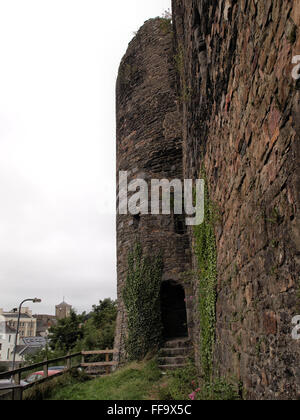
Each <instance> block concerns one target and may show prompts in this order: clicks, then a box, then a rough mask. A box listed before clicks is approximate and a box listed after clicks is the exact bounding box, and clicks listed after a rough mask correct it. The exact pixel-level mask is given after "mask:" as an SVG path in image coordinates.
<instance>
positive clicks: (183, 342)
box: [164, 337, 191, 348]
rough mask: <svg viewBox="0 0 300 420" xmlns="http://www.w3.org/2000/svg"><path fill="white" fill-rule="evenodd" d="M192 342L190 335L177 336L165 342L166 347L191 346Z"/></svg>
mask: <svg viewBox="0 0 300 420" xmlns="http://www.w3.org/2000/svg"><path fill="white" fill-rule="evenodd" d="M190 346H191V342H190V339H189V338H188V337H183V338H175V339H173V340H168V341H166V342H165V344H164V348H182V347H190Z"/></svg>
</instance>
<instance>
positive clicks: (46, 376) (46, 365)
mask: <svg viewBox="0 0 300 420" xmlns="http://www.w3.org/2000/svg"><path fill="white" fill-rule="evenodd" d="M43 371H44V378H48V360H45V364H44V366H43Z"/></svg>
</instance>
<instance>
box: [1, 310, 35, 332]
mask: <svg viewBox="0 0 300 420" xmlns="http://www.w3.org/2000/svg"><path fill="white" fill-rule="evenodd" d="M0 316H2V317H4V318H5V322H6V325H8V326H9V327H10V328H12V329H13V330H16V329H17V323H18V312H15V311H10V312H4V310H3V309H0ZM36 322H37V321H36V319H35V318H34V317H33V316H32V312H31V311H30V309H29V308H22V309H21V317H20V328H19V338H20V339H22V338H24V337H35V336H36Z"/></svg>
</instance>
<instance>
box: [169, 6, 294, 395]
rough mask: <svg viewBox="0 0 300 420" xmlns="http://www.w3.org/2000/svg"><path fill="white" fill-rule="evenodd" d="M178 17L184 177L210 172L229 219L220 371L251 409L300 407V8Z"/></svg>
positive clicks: (221, 260)
mask: <svg viewBox="0 0 300 420" xmlns="http://www.w3.org/2000/svg"><path fill="white" fill-rule="evenodd" d="M173 15H174V23H175V48H176V51H177V53H178V51H182V52H183V55H184V63H185V64H184V69H183V72H184V74H181V87H180V89H181V91H182V90H183V89H184V90H185V92H187V93H185V98H184V99H185V100H184V101H183V106H182V112H181V113H182V115H183V149H184V151H185V154H184V174H185V176H194V177H197V176H198V174H199V169H200V166H201V164H204V167H205V170H206V174H207V180H208V188H209V193H210V198H211V200H212V201H213V202H214V203H215V204H216V206H217V208H218V209H219V212H220V215H221V222H220V223H219V225H218V226H217V227H216V239H217V250H218V273H219V276H218V298H217V328H216V333H217V337H216V348H215V370H216V372H218V373H219V374H220V375H222V376H235V377H237V378H238V379H240V380H241V382H242V383H243V386H244V388H245V390H246V391H247V392H248V397H249V398H254V399H276V398H284V399H285V398H295V396H296V395H297V394H299V392H300V370H299V362H300V346H299V342H298V341H295V340H293V339H292V336H291V332H292V328H293V327H292V318H293V316H295V315H297V314H298V313H299V309H298V307H297V305H298V304H299V294H297V293H298V291H299V288H300V284H299V273H300V266H299V263H300V254H299V252H300V236H299V227H300V215H299V198H300V197H299V193H300V185H299V175H300V173H299V162H300V160H299V140H300V139H299V134H300V130H299V124H300V106H299V101H300V92H299V85H298V86H297V84H296V82H295V80H293V78H292V69H293V66H292V58H293V56H295V55H298V54H300V27H299V26H300V2H299V0H297V1H288V0H275V1H274V0H265V1H255V0H240V1H235V0H220V1H207V0H198V1H197V0H184V1H182V0H174V1H173ZM195 289H197V285H196V287H195ZM196 317H197V311H196V310H195V318H196ZM195 325H196V326H197V323H195ZM196 330H197V328H196ZM195 336H197V331H195Z"/></svg>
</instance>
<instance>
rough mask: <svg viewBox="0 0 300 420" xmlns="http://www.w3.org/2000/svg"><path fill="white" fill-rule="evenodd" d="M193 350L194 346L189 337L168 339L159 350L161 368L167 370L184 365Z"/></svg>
mask: <svg viewBox="0 0 300 420" xmlns="http://www.w3.org/2000/svg"><path fill="white" fill-rule="evenodd" d="M192 351H193V347H192V345H191V342H190V340H189V338H174V339H172V340H168V341H166V342H165V344H164V347H163V348H162V349H161V350H160V352H159V368H160V369H161V370H163V371H167V370H175V369H178V368H182V367H184V366H185V365H186V362H187V358H188V357H189V355H190V354H191V353H192Z"/></svg>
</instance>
